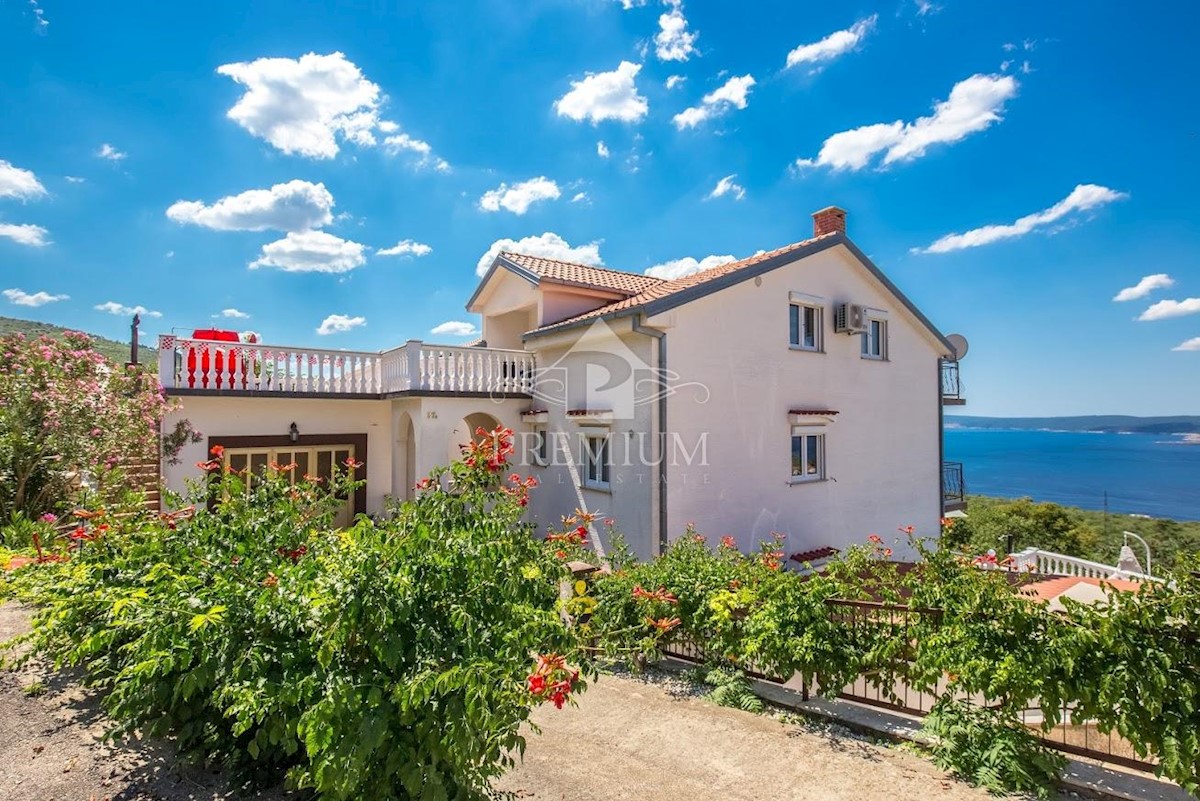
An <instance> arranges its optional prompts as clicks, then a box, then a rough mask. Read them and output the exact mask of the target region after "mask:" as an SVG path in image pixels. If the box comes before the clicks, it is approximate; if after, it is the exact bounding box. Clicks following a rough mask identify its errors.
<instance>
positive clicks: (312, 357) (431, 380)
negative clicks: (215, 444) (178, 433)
mask: <svg viewBox="0 0 1200 801" xmlns="http://www.w3.org/2000/svg"><path fill="white" fill-rule="evenodd" d="M533 370H534V360H533V354H532V353H528V352H526V351H523V350H500V349H497V348H465V347H460V346H456V345H427V344H425V343H424V342H421V341H419V340H410V341H408V342H406V343H405V344H403V345H401V346H400V347H398V348H393V349H392V350H388V351H383V352H371V351H345V350H327V349H324V348H298V347H288V346H285V345H266V344H248V343H245V342H220V341H217V340H210V339H192V338H187V337H176V336H171V335H162V336H160V337H159V338H158V379H159V381H160V382H161V383H162V385H163V386H164V387H166V388H167V389H168V390H170V389H210V390H221V391H224V392H229V393H233V394H236V393H239V392H280V393H284V392H287V393H312V394H318V393H337V394H350V395H379V394H383V393H390V392H410V391H429V392H447V393H474V392H480V393H514V394H530V392H531V391H532V388H533Z"/></svg>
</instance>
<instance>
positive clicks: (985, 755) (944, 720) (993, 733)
mask: <svg viewBox="0 0 1200 801" xmlns="http://www.w3.org/2000/svg"><path fill="white" fill-rule="evenodd" d="M924 729H925V730H926V731H927V732H929V733H930V734H932V735H933V736H934V744H933V758H934V761H936V762H937V764H938V766H939V767H940V768H942V769H943V770H948V771H950V772H952V773H955V774H957V775H959V776H961V777H963V778H964V779H966V780H967V781H969V782H971V783H972V784H977V785H979V786H981V787H986V788H987V789H988V790H991V791H992V792H994V793H1011V792H1019V793H1033V794H1035V795H1037V796H1038V797H1039V798H1050V797H1051V795H1052V794H1053V788H1054V786H1055V783H1056V781H1057V779H1058V776H1059V774H1060V773H1061V772H1062V769H1063V768H1064V767H1065V766H1066V759H1064V758H1063V756H1062V755H1061V754H1059V753H1057V752H1055V751H1052V750H1050V748H1048V747H1047V746H1046V745H1044V744H1043V743H1041V742H1040V741H1039V740H1038V739H1037V738H1036V737H1035V736H1034V735H1033V733H1032V732H1030V730H1029V729H1028V728H1026V727H1025V726H1022V725H1021V724H1020V723H1017V722H1016V721H1014V720H1012V719H1011V718H1010V717H1009V716H1007V715H1005V714H1004V713H1003V712H1002V711H1000V710H998V709H991V708H988V707H981V706H974V705H972V704H968V703H965V702H963V701H959V700H955V699H954V698H951V697H949V696H946V697H943V698H942V699H940V700H939V701H938V703H936V704H935V705H934V707H933V709H932V710H931V711H930V713H929V715H928V716H927V717H926V718H925V723H924Z"/></svg>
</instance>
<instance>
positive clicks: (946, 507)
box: [942, 462, 967, 512]
mask: <svg viewBox="0 0 1200 801" xmlns="http://www.w3.org/2000/svg"><path fill="white" fill-rule="evenodd" d="M966 506H967V485H966V482H965V481H963V466H962V462H942V511H943V512H949V511H953V510H955V509H965V508H966Z"/></svg>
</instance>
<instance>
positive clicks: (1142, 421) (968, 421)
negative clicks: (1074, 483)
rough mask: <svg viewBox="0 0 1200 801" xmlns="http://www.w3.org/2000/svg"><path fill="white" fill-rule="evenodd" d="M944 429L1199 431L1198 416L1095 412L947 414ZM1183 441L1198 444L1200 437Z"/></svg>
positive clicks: (1187, 432)
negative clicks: (1073, 414) (1061, 414)
mask: <svg viewBox="0 0 1200 801" xmlns="http://www.w3.org/2000/svg"><path fill="white" fill-rule="evenodd" d="M946 427H947V428H993V429H997V428H1003V429H1016V430H1020V431H1102V432H1105V433H1110V434H1118V433H1119V434H1200V416H1197V415H1176V416H1173V417H1134V416H1132V415H1124V414H1095V415H1084V416H1080V417H975V416H973V415H965V414H954V415H951V414H948V415H946ZM1184 441H1185V442H1189V443H1195V444H1200V437H1187V438H1185V440H1184Z"/></svg>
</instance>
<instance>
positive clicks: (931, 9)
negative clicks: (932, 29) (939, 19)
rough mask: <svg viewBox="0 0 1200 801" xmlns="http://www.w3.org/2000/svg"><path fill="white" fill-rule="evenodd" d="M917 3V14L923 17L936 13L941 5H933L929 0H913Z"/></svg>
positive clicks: (940, 8)
mask: <svg viewBox="0 0 1200 801" xmlns="http://www.w3.org/2000/svg"><path fill="white" fill-rule="evenodd" d="M915 2H916V4H917V16H918V17H924V16H926V15H928V14H936V13H938V12H939V11H941V10H942V7H941V6H935V5H934V4H933V3H932V2H930V0H915Z"/></svg>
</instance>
